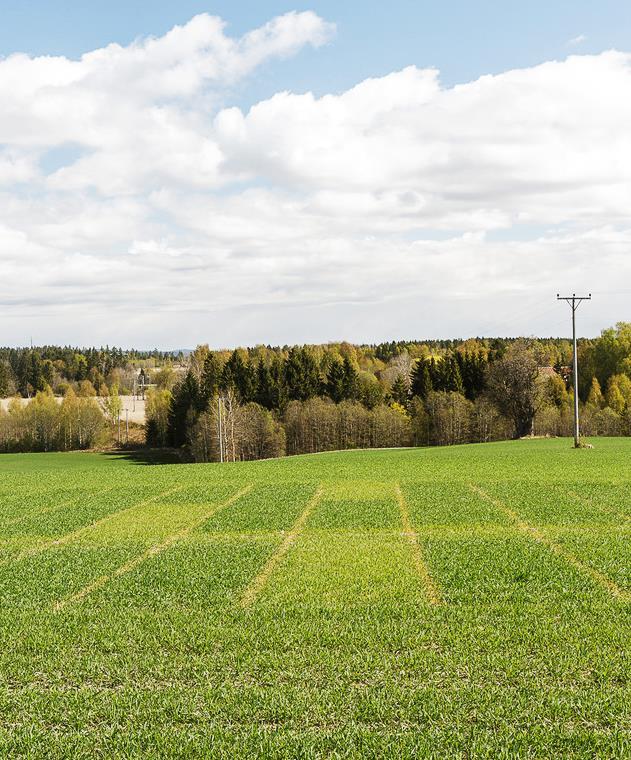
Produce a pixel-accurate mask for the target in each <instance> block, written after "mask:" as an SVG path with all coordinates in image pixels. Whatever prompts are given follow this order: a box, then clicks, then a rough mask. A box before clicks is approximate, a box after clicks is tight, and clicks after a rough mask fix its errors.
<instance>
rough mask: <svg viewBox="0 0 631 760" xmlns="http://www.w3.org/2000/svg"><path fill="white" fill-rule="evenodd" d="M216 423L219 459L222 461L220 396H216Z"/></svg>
mask: <svg viewBox="0 0 631 760" xmlns="http://www.w3.org/2000/svg"><path fill="white" fill-rule="evenodd" d="M217 424H218V425H219V461H220V462H223V430H222V419H221V396H217Z"/></svg>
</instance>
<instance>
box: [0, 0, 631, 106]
mask: <svg viewBox="0 0 631 760" xmlns="http://www.w3.org/2000/svg"><path fill="white" fill-rule="evenodd" d="M291 10H313V11H315V12H316V13H317V14H318V15H320V16H322V17H323V18H325V19H326V20H329V21H333V22H335V23H336V25H337V35H336V37H335V39H334V40H333V41H332V42H331V43H330V44H329V45H328V46H327V48H326V50H324V51H322V50H320V51H313V50H303V51H302V52H301V53H300V55H298V56H297V57H296V58H295V59H294V60H293V61H292V63H291V66H285V65H283V64H282V63H280V64H278V63H271V64H268V65H267V66H266V67H264V68H263V69H262V70H259V71H258V72H257V73H256V75H255V76H254V77H253V79H252V80H250V81H248V82H247V84H245V85H243V97H244V99H245V100H248V99H251V100H252V101H254V100H257V99H259V98H262V97H268V96H269V95H270V94H271V93H273V92H276V91H277V90H279V89H285V88H287V89H290V90H294V91H304V90H313V91H314V92H316V93H318V94H321V93H324V92H332V91H333V92H335V91H342V90H345V89H347V88H349V87H351V86H352V85H354V84H355V83H357V82H359V81H361V80H363V79H365V78H366V77H373V76H381V75H384V74H387V73H389V72H391V71H394V70H396V69H400V68H403V67H405V66H408V65H410V64H414V65H416V66H419V67H421V68H425V67H436V68H438V69H439V70H440V73H441V81H442V82H443V84H444V85H446V86H451V85H454V84H457V83H460V82H467V81H470V80H472V79H476V78H477V77H479V76H482V75H483V74H495V73H499V72H502V71H506V70H507V69H511V68H522V67H528V66H533V65H535V64H537V63H541V62H543V61H549V60H554V59H559V58H565V57H566V56H567V55H568V54H569V53H572V52H580V53H592V52H600V51H602V50H607V49H610V48H618V49H621V50H625V49H627V48H628V47H629V41H630V40H631V3H630V2H628V0H598V2H596V1H595V0H547V2H546V1H544V0H529V2H523V0H502V1H501V2H500V1H499V0H476V1H475V2H472V1H471V0H457V1H456V0H440V1H438V0H434V1H433V2H427V1H426V0H391V1H390V2H374V1H372V2H366V1H365V0H362V1H361V2H360V1H358V0H342V1H339V0H338V2H318V1H317V0H314V2H291V0H290V1H289V2H265V1H262V0H248V1H243V0H241V1H238V0H237V1H236V2H235V1H234V0H233V1H232V2H230V1H229V0H228V1H225V0H224V1H223V2H197V0H195V1H191V0H179V2H165V1H164V0H147V1H146V2H134V0H90V1H89V2H86V1H85V0H64V1H63V2H56V1H55V0H13V1H12V2H6V0H2V1H0V18H1V19H2V23H1V24H0V55H8V54H9V53H13V52H15V51H24V52H27V53H30V54H35V55H42V54H54V55H65V56H67V57H73V58H74V57H78V56H80V55H81V54H82V53H84V52H86V51H89V50H93V49H95V48H99V47H103V46H105V45H107V44H108V43H110V42H119V43H120V44H123V45H126V44H128V43H130V42H131V41H132V40H134V39H135V38H137V37H142V36H147V35H154V36H160V35H163V34H164V33H165V32H167V31H168V30H169V29H171V28H172V27H173V26H174V25H175V24H184V23H186V22H187V21H188V20H189V19H190V18H191V17H192V16H194V15H196V14H198V13H210V14H212V15H217V16H220V17H221V18H223V19H224V20H225V21H227V22H228V24H229V27H228V33H229V34H230V35H231V36H238V35H241V34H243V33H245V32H247V31H248V30H250V29H252V28H255V27H258V26H260V25H262V24H263V23H265V22H266V21H267V20H268V19H270V18H272V17H273V16H277V15H281V14H283V13H286V12H287V11H291ZM581 36H585V38H586V39H585V40H584V41H581V42H580V43H577V44H575V45H569V44H568V43H569V41H570V40H575V39H577V38H579V37H581Z"/></svg>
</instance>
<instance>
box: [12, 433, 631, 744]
mask: <svg viewBox="0 0 631 760" xmlns="http://www.w3.org/2000/svg"><path fill="white" fill-rule="evenodd" d="M630 465H631V441H627V440H620V439H618V440H598V441H597V447H596V448H595V449H594V450H593V451H573V450H572V449H571V448H570V444H569V442H568V441H532V442H517V443H502V444H489V445H485V446H462V447H457V448H449V449H433V450H432V449H425V450H398V451H369V452H346V453H335V454H322V455H314V456H310V457H296V458H292V459H284V460H276V461H268V462H253V463H246V464H236V465H169V466H158V465H156V466H145V465H142V464H139V463H136V462H131V461H127V460H125V459H117V458H115V457H106V456H102V455H89V454H63V455H54V454H52V455H15V456H13V455H10V456H8V455H5V456H1V457H0V605H1V617H0V637H1V640H0V755H2V756H8V757H12V758H13V757H20V756H28V757H47V758H49V757H73V758H74V757H100V756H103V757H105V756H106V757H121V758H122V757H136V756H145V757H164V756H168V757H223V756H225V757H252V756H257V757H266V758H268V757H287V758H294V757H322V756H325V757H360V756H361V757H397V758H401V757H419V756H436V757H445V756H448V757H472V756H480V757H493V758H496V757H514V756H523V757H529V758H530V757H541V758H544V757H545V758H549V757H607V758H611V757H624V756H629V755H631V689H630V676H631V662H630V654H629V653H630V646H629V645H630V643H631V636H630V625H629V623H630V622H631V618H630V615H629V611H630V601H631V541H630V538H631V466H630Z"/></svg>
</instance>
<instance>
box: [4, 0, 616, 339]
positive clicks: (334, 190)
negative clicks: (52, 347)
mask: <svg viewBox="0 0 631 760" xmlns="http://www.w3.org/2000/svg"><path fill="white" fill-rule="evenodd" d="M551 6H553V7H551ZM0 19H2V23H1V24H0V345H26V344H28V342H29V341H30V340H31V339H32V340H33V342H34V343H35V344H38V345H41V344H45V343H62V344H67V343H71V344H75V345H101V344H106V343H107V344H109V345H112V344H116V345H121V346H126V347H131V346H135V347H140V348H151V347H158V348H162V349H176V348H189V347H193V346H194V345H196V344H197V343H200V342H204V343H209V344H210V345H211V346H212V347H215V348H220V347H231V346H234V345H254V344H257V343H271V344H285V343H304V342H325V341H336V340H343V339H345V340H350V341H355V342H371V343H372V342H379V341H382V340H391V339H422V338H438V337H443V338H447V337H468V336H475V335H535V334H538V335H567V334H568V333H569V331H570V312H569V308H568V306H567V305H566V304H565V303H564V302H557V301H556V294H557V293H558V292H560V293H561V294H562V295H566V294H568V293H570V294H571V293H572V292H576V293H577V294H580V295H583V294H584V293H587V292H591V293H592V294H593V300H592V301H591V302H589V303H585V304H583V305H582V306H581V310H580V312H579V320H578V321H579V332H580V334H582V335H596V334H598V332H599V331H600V330H601V329H602V328H605V327H607V326H609V325H612V324H614V323H615V322H617V321H621V320H627V321H628V320H631V313H630V310H629V307H628V304H629V301H630V296H631V256H630V254H631V217H630V209H631V130H630V129H629V124H631V4H629V3H628V2H626V1H624V2H623V1H622V0H620V1H617V2H614V1H613V0H604V1H603V2H599V3H594V2H591V1H590V2H584V1H580V0H578V1H577V0H574V1H573V2H569V1H568V2H566V1H565V0H560V1H558V2H555V3H549V2H547V3H544V2H539V0H535V2H530V3H528V4H524V3H523V2H504V3H497V2H484V1H482V2H477V3H470V2H464V1H463V2H456V1H455V0H452V1H451V2H441V3H436V2H431V3H430V2H419V1H418V0H417V1H416V2H408V1H407V0H394V1H393V2H390V3H387V4H386V3H369V4H367V3H359V2H355V0H347V1H346V2H344V3H339V2H337V3H333V2H312V3H296V2H294V3H291V2H289V3H288V4H286V3H278V2H265V1H264V0H258V2H235V1H234V0H233V2H215V3H213V2H206V3H204V2H193V1H191V0H181V1H180V2H178V3H174V2H162V1H161V0H153V2H142V3H138V2H136V3H134V2H130V0H128V1H127V2H119V0H109V1H108V2H100V1H93V2H91V3H85V2H78V0H70V1H67V2H56V1H55V0H47V1H46V2H43V1H42V0H37V1H35V2H29V1H28V0H21V2H4V1H3V0H0Z"/></svg>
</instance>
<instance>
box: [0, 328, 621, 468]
mask: <svg viewBox="0 0 631 760" xmlns="http://www.w3.org/2000/svg"><path fill="white" fill-rule="evenodd" d="M571 360H572V348H571V343H570V341H568V340H566V339H561V338H546V339H535V338H530V339H514V338H490V339H489V338H476V339H468V340H444V341H393V342H389V343H381V344H375V345H352V344H350V343H334V344H326V345H306V346H283V347H272V346H256V347H254V348H239V349H235V350H232V351H227V350H221V351H212V350H210V349H209V347H208V346H198V347H197V348H196V349H195V350H194V351H192V352H190V353H186V354H185V353H182V352H179V353H178V354H177V355H176V354H173V353H169V352H159V351H147V352H142V351H123V350H121V349H116V348H104V349H103V348H101V349H96V348H92V349H87V350H86V349H76V348H69V347H65V348H58V347H50V346H47V347H43V348H27V349H0V396H4V397H7V396H13V395H18V396H22V397H32V396H36V398H35V400H34V401H33V402H31V403H30V404H29V405H28V406H20V405H19V404H13V405H12V406H11V408H10V409H9V410H8V411H4V412H0V448H2V449H3V450H27V449H28V450H38V449H41V450H48V449H51V448H60V449H65V448H81V447H84V448H86V447H90V446H93V445H95V443H96V441H97V440H98V439H99V435H100V434H99V430H98V427H99V426H98V425H97V424H96V422H95V420H96V416H95V410H98V409H100V410H105V412H106V415H105V416H106V417H107V416H108V414H107V412H108V411H109V416H110V418H111V419H110V421H111V420H113V419H115V415H116V397H117V396H118V394H129V393H131V392H133V390H134V389H136V387H137V384H138V381H139V379H140V378H142V384H143V385H145V384H146V386H147V388H148V391H147V420H146V440H147V444H148V445H150V446H155V447H161V446H164V447H173V448H178V449H182V450H183V451H185V452H186V453H187V454H188V455H190V456H191V457H192V458H194V459H196V460H199V461H208V460H210V461H214V460H219V459H222V460H238V459H257V458H264V457H270V456H278V455H280V454H284V453H288V454H295V453H303V452H313V451H322V450H332V449H345V448H358V447H381V446H406V445H432V444H438V445H442V444H453V443H462V442H469V441H470V442H477V441H480V442H484V441H491V440H499V439H503V438H511V437H522V436H525V435H569V434H571V429H572V403H573V393H574V390H573V388H572V382H571V373H570V364H571ZM579 367H580V376H579V389H578V391H579V399H580V404H581V408H582V430H583V432H584V434H585V435H628V434H630V433H631V324H629V323H619V324H618V325H617V326H616V327H615V328H610V329H607V330H604V331H603V332H602V334H601V335H600V336H599V337H598V338H595V339H583V340H581V341H580V343H579ZM53 395H55V396H63V397H64V402H63V403H62V404H59V403H56V402H55V401H54V400H53V399H52V396H53ZM97 397H100V400H101V403H100V404H98V405H97V404H96V402H95V399H96V398H97ZM36 402H37V403H36ZM70 410H72V411H70ZM79 412H80V413H79ZM83 419H85V420H86V422H85V423H83V422H81V420H83ZM42 420H45V423H44V422H42Z"/></svg>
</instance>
